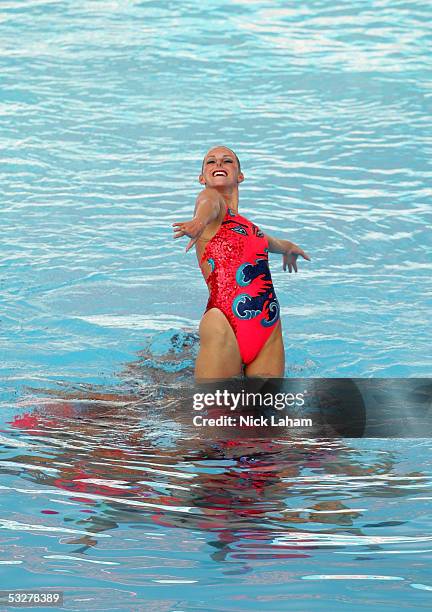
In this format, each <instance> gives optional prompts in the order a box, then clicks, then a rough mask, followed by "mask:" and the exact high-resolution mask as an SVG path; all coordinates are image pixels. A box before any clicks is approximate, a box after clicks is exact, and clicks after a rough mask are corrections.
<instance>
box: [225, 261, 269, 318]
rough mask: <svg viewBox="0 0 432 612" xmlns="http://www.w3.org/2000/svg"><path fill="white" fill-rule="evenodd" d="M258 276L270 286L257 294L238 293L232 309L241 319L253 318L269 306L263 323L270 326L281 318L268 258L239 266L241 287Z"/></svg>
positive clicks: (238, 279)
mask: <svg viewBox="0 0 432 612" xmlns="http://www.w3.org/2000/svg"><path fill="white" fill-rule="evenodd" d="M256 278H261V280H262V281H263V283H264V282H265V283H267V284H269V286H268V287H267V286H265V287H264V289H263V290H262V291H260V292H259V293H258V295H256V296H253V295H249V294H248V293H242V294H240V295H238V296H237V297H236V298H235V299H234V300H233V304H232V311H233V313H234V314H235V316H236V317H238V318H239V319H253V318H254V317H257V316H258V315H259V314H261V313H262V312H263V310H264V308H267V309H268V315H267V317H266V318H264V319H262V321H261V325H263V326H264V327H270V326H271V325H273V324H274V323H276V321H277V320H278V319H279V313H280V308H279V302H278V301H277V298H276V296H275V293H274V289H273V285H272V282H271V275H270V269H269V265H268V261H267V260H266V259H257V260H256V262H255V263H254V264H251V263H249V262H247V263H244V264H242V265H241V266H239V267H238V269H237V272H236V282H237V283H238V285H240V287H247V286H248V285H250V283H251V282H252V281H253V280H255V279H256Z"/></svg>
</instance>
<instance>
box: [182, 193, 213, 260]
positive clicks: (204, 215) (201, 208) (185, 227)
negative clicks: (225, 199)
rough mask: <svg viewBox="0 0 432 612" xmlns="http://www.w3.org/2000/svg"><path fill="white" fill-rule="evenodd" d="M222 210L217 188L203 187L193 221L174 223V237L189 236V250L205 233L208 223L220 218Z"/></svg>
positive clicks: (187, 249)
mask: <svg viewBox="0 0 432 612" xmlns="http://www.w3.org/2000/svg"><path fill="white" fill-rule="evenodd" d="M220 210H221V196H220V194H219V193H218V192H217V191H216V189H208V188H206V189H203V190H202V191H201V193H199V194H198V197H197V199H196V203H195V211H194V217H193V219H191V221H182V222H179V223H173V228H174V238H181V237H182V236H189V238H190V241H189V243H188V245H187V247H186V252H187V251H189V249H191V248H192V247H193V245H194V244H195V243H196V241H197V240H198V238H199V237H200V236H201V234H202V233H203V231H204V229H205V227H206V225H208V224H209V223H211V222H212V221H215V219H217V218H218V216H219V214H220Z"/></svg>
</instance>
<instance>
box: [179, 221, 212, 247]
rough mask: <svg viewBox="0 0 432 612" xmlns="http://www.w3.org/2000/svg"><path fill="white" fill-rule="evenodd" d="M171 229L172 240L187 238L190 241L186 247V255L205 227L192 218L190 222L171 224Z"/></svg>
mask: <svg viewBox="0 0 432 612" xmlns="http://www.w3.org/2000/svg"><path fill="white" fill-rule="evenodd" d="M173 228H174V230H173V231H174V239H176V238H181V237H182V236H189V238H190V240H189V242H188V244H187V246H186V253H187V252H188V251H189V249H191V248H192V247H193V245H194V244H195V242H196V241H197V240H198V238H199V237H200V236H201V234H202V233H203V231H204V228H205V225H204V223H203V222H202V221H200V220H199V219H196V218H195V217H194V218H193V219H192V220H191V221H182V222H179V223H173Z"/></svg>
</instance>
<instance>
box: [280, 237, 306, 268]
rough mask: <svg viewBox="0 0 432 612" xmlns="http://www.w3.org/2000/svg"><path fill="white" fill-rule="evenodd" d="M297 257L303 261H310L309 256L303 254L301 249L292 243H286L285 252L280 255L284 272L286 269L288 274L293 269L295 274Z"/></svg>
mask: <svg viewBox="0 0 432 612" xmlns="http://www.w3.org/2000/svg"><path fill="white" fill-rule="evenodd" d="M299 255H300V256H301V257H303V259H307V261H310V257H309V255H308V254H307V253H305V252H304V251H303V249H301V248H300V247H299V246H297V245H296V244H294V242H288V241H287V250H286V251H285V252H284V253H283V254H282V265H283V269H284V272H286V269H287V267H288V271H289V272H292V271H293V269H294V272H297V257H298V256H299Z"/></svg>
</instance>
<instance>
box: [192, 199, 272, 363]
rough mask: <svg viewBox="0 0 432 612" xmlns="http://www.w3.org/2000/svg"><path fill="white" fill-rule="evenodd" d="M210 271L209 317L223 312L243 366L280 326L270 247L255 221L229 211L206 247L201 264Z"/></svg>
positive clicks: (253, 357) (208, 281)
mask: <svg viewBox="0 0 432 612" xmlns="http://www.w3.org/2000/svg"><path fill="white" fill-rule="evenodd" d="M205 260H207V262H208V263H209V264H210V266H211V272H210V275H209V276H208V278H207V285H208V288H209V292H210V297H209V301H208V303H207V308H206V310H205V312H207V311H208V310H210V308H219V310H221V311H222V312H223V313H224V315H225V316H226V318H227V319H228V321H229V323H230V325H231V327H232V329H233V331H234V334H235V336H236V338H237V342H238V345H239V349H240V355H241V358H242V361H243V363H244V364H246V365H247V364H249V363H251V362H252V361H253V360H254V359H255V357H256V356H257V355H258V354H259V352H260V351H261V349H262V347H263V346H264V344H265V342H266V340H267V338H268V337H269V336H270V335H271V333H272V331H273V329H274V326H275V324H276V322H277V321H278V320H279V303H278V301H277V299H276V294H275V291H274V288H273V283H272V279H271V276H270V270H269V266H268V241H267V238H266V237H265V236H264V234H263V232H262V231H261V230H260V229H259V228H258V227H257V226H256V225H255V224H254V223H251V221H248V219H246V218H245V217H242V216H241V215H239V214H238V213H235V212H234V211H232V210H231V209H230V208H228V209H227V211H226V213H225V217H224V219H223V221H222V224H221V226H220V228H219V230H218V231H217V232H216V234H215V235H214V236H213V238H212V239H211V240H209V242H208V243H207V245H206V247H205V249H204V252H203V255H202V258H201V263H203V261H205Z"/></svg>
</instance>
